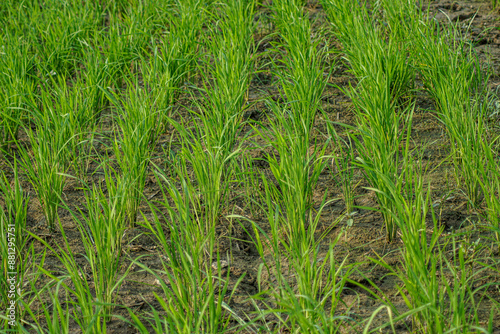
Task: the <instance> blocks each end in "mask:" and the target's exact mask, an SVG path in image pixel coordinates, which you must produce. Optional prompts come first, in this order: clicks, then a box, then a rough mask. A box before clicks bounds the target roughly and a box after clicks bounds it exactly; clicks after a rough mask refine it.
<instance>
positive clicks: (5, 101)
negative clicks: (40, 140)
mask: <svg viewBox="0 0 500 334" xmlns="http://www.w3.org/2000/svg"><path fill="white" fill-rule="evenodd" d="M34 64H35V60H34V56H33V55H32V54H31V53H30V47H29V45H28V43H26V42H22V41H17V40H15V38H14V36H12V35H10V34H7V35H6V36H4V38H3V50H2V52H1V53H0V85H1V88H0V101H1V102H0V103H1V104H0V153H2V151H4V152H8V151H9V150H8V146H9V144H15V143H16V142H17V140H18V135H19V129H21V128H22V126H23V124H24V122H25V121H26V118H27V115H26V114H27V112H26V108H27V107H28V106H29V105H30V102H31V101H30V99H31V98H32V93H33V91H34V89H35V83H36V78H34V77H33V76H34Z"/></svg>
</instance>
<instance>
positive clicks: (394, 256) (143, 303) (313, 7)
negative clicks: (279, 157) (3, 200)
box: [23, 1, 500, 334]
mask: <svg viewBox="0 0 500 334" xmlns="http://www.w3.org/2000/svg"><path fill="white" fill-rule="evenodd" d="M429 6H430V9H431V11H432V12H433V13H434V15H435V18H436V19H438V20H441V21H443V22H446V20H448V18H449V19H450V20H451V21H455V20H458V21H460V22H461V23H463V25H464V27H466V26H467V25H469V24H471V28H470V34H469V37H470V38H471V39H472V40H473V41H474V43H475V45H476V46H475V49H476V51H477V52H478V53H479V55H480V56H481V58H482V60H483V61H484V63H485V64H488V65H489V66H491V68H492V71H493V75H492V77H491V79H490V84H489V86H490V87H491V89H493V90H496V87H497V86H498V85H499V84H500V29H498V28H497V27H498V26H499V19H500V15H499V13H498V12H497V11H493V10H492V9H491V7H490V5H489V3H488V2H486V1H480V2H478V1H457V2H450V1H432V2H431V3H430V4H429ZM307 8H308V10H309V11H310V13H311V17H313V18H314V17H317V18H318V20H319V21H318V22H319V24H321V22H323V21H324V20H325V14H324V11H323V9H322V8H321V6H319V5H317V4H316V2H311V3H310V4H309V5H308V7H307ZM267 15H269V11H268V10H267V9H265V8H260V9H259V11H258V13H257V16H258V17H259V18H260V19H262V20H263V22H266V20H267V22H268V21H269V18H267V19H266V16H267ZM261 26H263V27H264V28H263V29H260V30H259V31H257V32H256V39H257V41H259V42H261V44H260V47H259V52H260V53H263V52H265V50H266V49H267V48H269V47H270V44H269V43H270V41H271V39H270V38H268V35H269V34H270V33H271V31H269V30H266V27H268V26H269V24H268V23H264V24H263V25H261ZM332 43H333V46H334V47H339V46H338V45H335V41H333V40H332ZM266 57H267V56H266V55H262V57H259V58H258V61H257V63H258V64H265V63H267V61H266ZM333 62H334V61H333V59H332V63H333ZM335 62H336V64H337V68H336V69H335V70H334V71H333V75H332V77H331V79H330V82H329V83H330V84H331V85H330V86H329V87H328V88H327V89H326V91H325V92H324V96H323V99H322V107H323V109H324V110H325V112H326V114H327V115H328V117H329V119H330V120H332V121H338V122H342V123H346V124H350V125H354V124H355V114H354V111H353V110H352V109H353V108H352V104H351V102H350V99H349V98H348V97H347V96H346V95H345V94H344V93H343V92H342V90H341V89H345V88H347V87H349V83H352V84H353V85H355V79H354V77H353V76H352V75H351V74H350V73H349V72H348V67H347V66H346V65H345V64H343V63H342V60H341V58H340V55H337V56H336V59H335ZM257 69H258V70H260V71H261V72H260V73H258V74H256V75H255V77H254V79H253V81H252V86H251V88H250V92H249V98H250V100H249V102H255V103H254V104H253V105H252V107H251V108H250V109H249V110H247V112H246V116H247V117H248V118H249V119H251V120H261V121H263V122H264V123H265V122H266V120H265V119H266V113H267V112H268V110H267V109H266V107H265V104H264V103H263V102H262V99H263V98H265V97H268V96H269V95H274V96H277V93H278V90H277V85H276V78H273V76H272V75H271V74H270V71H269V70H270V68H269V67H268V66H267V65H265V66H263V67H259V68H257ZM337 86H338V87H337ZM191 99H193V97H192V96H191V95H190V94H188V93H186V94H185V95H184V96H182V98H181V100H180V101H179V103H178V106H177V111H178V113H179V114H180V115H187V111H186V108H185V107H183V106H189V105H191V103H192V101H191ZM434 110H435V109H434V105H433V103H432V101H431V100H430V99H429V97H428V96H426V95H425V94H423V93H418V94H417V109H416V112H415V115H414V119H413V129H412V134H413V139H414V145H415V146H423V145H427V148H426V149H425V152H424V160H425V162H427V163H429V164H430V166H431V167H432V168H431V172H430V173H429V175H428V181H429V182H431V189H432V191H433V201H434V202H435V203H437V201H439V202H440V204H439V205H437V206H436V214H437V217H438V219H439V222H440V224H443V225H444V226H445V235H444V236H443V237H442V238H443V242H444V241H445V239H446V235H448V234H449V233H450V232H453V231H457V230H460V229H463V228H468V227H471V226H472V232H467V234H464V235H463V236H462V237H461V240H460V242H461V243H463V244H464V245H468V244H472V242H474V241H476V240H477V239H478V238H480V241H479V243H478V245H477V246H476V248H475V249H476V250H475V251H473V252H471V253H470V256H471V258H472V257H475V258H476V259H483V261H484V262H487V263H490V264H493V263H497V262H498V260H500V256H499V254H498V253H495V252H491V251H490V249H489V247H488V246H489V242H488V241H487V237H488V236H489V234H488V233H487V232H484V231H482V230H481V227H480V221H481V219H480V216H479V215H478V213H477V212H474V211H472V210H470V209H469V207H468V205H467V200H466V198H465V196H464V195H463V194H462V193H461V192H460V189H459V188H458V187H457V185H456V182H455V178H454V171H453V166H452V165H451V163H449V162H448V161H446V158H447V156H448V153H449V148H448V145H449V143H448V140H447V139H446V136H445V131H444V128H443V126H442V125H441V124H440V122H439V121H438V120H437V118H436V115H435V113H434V112H433V111H434ZM498 115H499V114H498V113H497V114H496V116H493V118H492V119H491V121H492V122H496V124H497V125H498V122H499V121H500V119H499V116H498ZM110 122H111V119H110V117H105V118H104V119H103V121H102V128H103V129H104V130H106V129H109V128H110ZM316 123H317V124H316V129H317V136H318V138H322V133H325V130H326V129H325V122H324V120H322V119H321V117H319V118H318V120H317V122H316ZM339 129H340V128H339ZM248 130H250V127H248ZM171 136H175V134H174V133H172V132H167V133H165V134H164V135H162V137H161V138H160V141H159V143H158V146H157V152H156V153H157V157H156V158H155V159H154V162H155V163H157V164H159V165H162V164H163V165H165V163H166V161H165V158H164V156H163V151H162V149H161V148H162V147H164V146H165V145H166V144H167V143H169V142H170V140H171V138H172V137H171ZM24 140H26V138H24ZM98 149H99V150H100V151H101V152H103V150H104V148H103V147H100V148H98ZM172 149H174V150H175V149H176V148H175V146H174V147H173V148H172ZM247 154H249V155H250V156H252V157H254V158H262V157H264V154H263V152H262V151H261V150H259V149H254V150H251V151H249V152H247ZM254 166H255V167H256V168H257V169H258V170H259V171H262V172H263V173H264V174H266V175H271V172H270V170H269V167H268V164H266V162H265V161H262V160H255V161H254ZM95 167H96V166H95V165H94V168H95ZM102 178H103V176H102V175H100V174H99V171H97V173H95V174H94V175H93V176H92V177H91V179H92V180H93V182H99V181H100V180H101V179H102ZM356 180H357V181H358V180H359V181H360V184H359V186H358V187H357V188H356V195H357V198H356V205H359V206H365V207H367V206H368V207H370V206H371V207H376V199H375V195H374V193H373V192H371V191H367V190H366V189H364V188H363V187H364V186H368V183H367V182H366V181H364V180H363V178H362V175H361V173H359V172H358V173H357V175H356ZM23 187H24V189H25V190H27V191H28V192H30V195H31V199H30V202H29V207H28V227H29V230H30V231H32V232H34V233H36V234H37V235H40V236H42V237H43V238H45V240H47V241H48V242H49V243H50V244H51V245H52V246H55V245H57V244H59V245H61V244H62V243H63V240H62V237H61V234H60V233H59V232H56V233H50V231H48V229H47V228H46V225H45V223H44V219H43V215H42V210H41V207H40V203H39V201H38V199H37V198H36V195H35V192H34V191H33V189H32V187H31V186H30V185H29V184H28V183H27V182H26V180H25V179H24V178H23ZM78 188H79V184H78V182H76V181H74V180H68V182H67V185H66V187H65V189H64V195H63V196H64V198H65V199H66V202H67V203H70V207H71V208H73V209H75V208H77V207H83V204H84V203H83V200H84V199H83V196H82V194H83V193H82V191H81V190H79V189H78ZM158 190H159V188H158V185H157V184H156V180H155V178H154V177H153V173H152V172H151V173H150V177H149V178H148V180H147V184H146V190H145V196H146V197H147V198H148V199H151V200H154V199H155V197H157V196H159V194H158ZM325 192H326V193H327V198H328V199H335V198H337V200H335V201H333V202H332V203H331V204H329V205H328V206H327V207H326V208H325V209H324V211H323V212H322V215H321V221H320V226H319V229H320V230H324V229H326V228H328V227H330V226H331V224H332V222H334V221H336V220H337V219H338V217H340V216H341V215H342V213H343V211H344V209H345V208H344V201H343V199H342V192H341V189H340V187H338V185H337V184H336V182H335V180H334V178H333V177H332V171H331V170H330V169H328V168H327V169H326V170H325V171H324V172H323V173H322V175H321V177H320V180H319V183H318V186H317V188H316V189H315V193H314V198H315V201H316V203H317V204H318V205H319V203H320V202H321V199H322V198H323V196H324V194H325ZM244 193H245V190H244V189H243V185H239V186H236V187H234V188H233V189H232V194H231V200H230V203H229V205H228V207H227V208H224V209H223V214H229V213H235V214H240V215H244V216H246V217H248V218H250V219H252V220H254V221H256V222H258V223H259V224H261V226H262V228H263V229H264V230H266V229H267V227H266V223H265V221H264V219H263V215H262V214H259V213H257V214H255V215H252V214H251V212H250V210H249V207H248V205H247V203H246V202H245V200H243V199H242V197H241V196H240V195H242V194H244ZM141 210H143V212H144V214H145V215H146V217H148V216H149V215H150V210H149V208H148V206H147V204H146V203H143V205H142V206H141ZM356 211H357V212H358V213H357V214H356V215H355V216H354V224H353V225H352V226H348V225H347V224H346V222H345V221H341V222H340V223H338V224H337V225H336V227H334V228H333V229H332V231H331V232H330V234H329V235H328V237H327V238H325V239H324V242H323V245H322V249H324V250H325V251H326V250H328V245H329V240H331V239H332V238H334V237H335V236H336V235H337V234H338V233H339V231H340V230H342V229H346V233H345V235H344V236H343V237H342V238H341V240H340V242H339V243H338V245H337V246H336V248H335V254H336V256H337V257H338V259H339V260H343V259H344V258H346V257H347V259H348V260H347V263H348V264H354V263H357V264H359V265H358V266H357V269H356V270H355V271H354V272H353V274H352V275H351V280H353V282H357V283H358V284H360V285H366V286H368V280H371V281H373V282H374V283H375V284H376V285H377V286H378V288H379V289H380V290H381V291H382V292H383V293H384V294H385V295H386V296H388V298H389V299H390V300H391V302H392V303H393V304H394V305H395V306H396V308H397V309H398V310H399V311H400V312H404V311H405V310H406V309H407V308H406V306H405V303H404V300H403V298H402V297H401V296H400V295H399V294H398V290H397V284H398V282H397V281H396V279H395V278H394V276H389V275H388V274H389V272H388V271H387V270H386V269H384V268H382V267H380V266H377V265H375V264H373V262H370V261H369V260H368V259H369V258H370V257H372V258H377V257H382V258H384V259H385V261H386V262H387V263H389V264H390V265H392V266H394V267H395V268H397V267H398V266H401V264H402V257H401V253H400V248H401V246H402V243H401V241H400V240H399V239H398V240H396V241H394V242H393V243H390V244H388V243H387V242H386V240H385V230H384V224H383V220H382V216H381V214H379V213H377V212H374V211H369V210H356ZM59 215H60V218H61V221H62V225H63V227H64V229H65V232H66V235H67V236H68V238H69V240H70V244H71V247H72V249H73V250H74V252H75V253H83V252H84V249H83V245H82V243H81V240H80V234H79V232H78V229H77V227H76V225H75V223H74V222H73V221H72V218H71V215H70V214H69V212H68V211H66V210H64V209H61V210H60V211H59ZM141 219H142V218H139V221H141ZM145 232H146V229H143V228H140V227H138V228H137V229H134V230H128V231H127V234H128V235H129V236H139V237H138V238H135V239H134V240H133V241H132V242H130V243H128V244H126V245H124V259H125V261H124V264H123V272H124V271H125V268H126V267H128V265H129V263H130V259H135V258H137V257H140V256H145V257H144V258H143V259H142V262H143V263H145V264H146V265H147V266H149V267H150V268H156V269H158V270H160V269H161V263H160V257H159V256H157V248H156V247H155V241H154V240H153V239H152V238H151V237H150V236H149V235H147V233H145ZM318 232H320V231H318ZM218 234H219V237H220V245H219V246H220V251H221V255H223V256H227V260H228V263H229V266H228V268H227V269H230V277H231V280H232V281H233V283H234V282H236V280H238V279H239V278H240V277H241V276H242V275H244V278H243V280H242V281H241V283H240V284H239V285H238V287H237V289H236V291H235V294H234V298H233V301H232V303H231V305H230V306H231V307H232V308H233V309H234V310H235V311H236V312H237V313H238V314H240V315H243V314H244V313H247V314H250V313H251V312H252V311H254V308H253V305H252V304H251V303H250V302H249V301H248V298H249V296H251V295H253V294H255V293H257V292H258V286H257V275H258V267H259V265H260V264H261V263H262V260H261V258H260V257H259V254H258V253H257V250H256V249H255V247H254V246H253V245H252V244H251V243H249V242H244V241H245V240H246V241H249V240H250V237H249V236H248V235H247V234H246V233H245V232H244V230H243V228H242V227H241V226H239V225H238V224H235V223H233V224H231V223H230V222H229V221H228V220H226V219H221V223H220V227H219V228H218ZM241 240H243V241H241ZM36 247H37V250H38V251H41V250H42V245H41V244H39V243H38V242H37V243H36ZM445 254H448V255H450V256H451V254H450V253H449V252H448V253H447V252H445ZM79 261H81V263H84V260H83V257H81V256H80V257H79ZM59 266H60V264H59V261H58V259H57V258H56V256H55V255H53V254H52V255H50V254H49V255H48V256H47V259H46V263H45V268H46V269H47V270H53V271H55V272H60V269H59ZM227 269H226V270H227ZM88 273H90V269H89V272H88ZM360 273H363V275H364V276H365V277H363V275H361V274H360ZM499 273H500V267H499V266H498V265H497V267H496V271H494V270H491V271H487V272H484V273H483V274H482V275H481V277H478V278H477V282H476V283H475V284H476V285H477V286H480V285H481V284H484V283H486V282H500V276H499ZM223 274H225V273H224V272H223ZM89 277H90V276H89ZM263 281H264V282H265V284H264V288H266V287H270V286H272V284H273V278H272V277H263ZM47 282H48V279H46V278H43V279H41V280H40V281H39V282H38V284H37V286H38V287H41V286H42V285H43V284H45V283H47ZM24 289H25V291H26V289H29V284H28V282H25V283H24ZM153 292H157V293H161V289H160V287H159V284H158V283H157V282H155V278H154V277H153V276H152V275H150V274H147V273H145V272H143V271H142V270H140V268H139V267H138V266H134V267H133V268H132V270H131V273H130V275H129V277H128V279H127V280H126V282H125V283H124V284H123V286H122V288H121V290H120V292H119V296H118V299H117V302H118V303H119V304H122V305H126V306H127V307H129V308H131V309H132V310H134V312H135V313H136V314H138V315H141V314H146V313H147V312H148V311H149V310H150V308H149V305H152V306H154V307H156V308H157V309H160V305H159V304H158V302H157V301H156V300H155V297H154V296H153ZM487 293H488V295H489V297H490V298H492V299H493V300H497V301H500V290H499V289H498V287H497V286H495V285H492V286H491V287H489V288H488V290H487ZM342 300H343V303H344V304H341V305H340V308H339V310H338V311H339V313H343V312H345V311H347V310H349V313H348V314H349V316H351V317H352V319H353V320H358V321H359V320H361V319H366V318H368V317H369V316H370V315H371V314H372V312H374V311H375V310H376V309H377V308H378V307H379V306H380V305H382V304H381V302H380V301H378V300H376V299H375V298H373V296H371V295H370V294H369V293H368V292H367V291H366V290H364V289H363V288H360V287H359V286H358V285H356V284H354V283H349V284H348V285H347V289H346V290H345V291H344V292H343V293H342ZM491 307H492V303H491V302H490V301H488V300H485V301H484V302H483V303H482V304H481V306H480V308H479V312H478V315H479V317H480V318H481V321H482V325H483V326H486V321H487V319H488V317H489V315H490V309H491ZM35 309H36V304H35ZM114 312H115V313H116V314H118V315H121V316H124V317H128V315H127V312H126V310H125V309H124V308H116V309H115V311H114ZM387 319H388V318H387V313H386V312H381V313H380V314H379V315H378V316H377V317H376V321H375V322H376V323H381V322H383V321H387ZM269 320H270V321H272V319H269ZM73 325H75V327H74V331H73V332H74V333H78V332H79V329H78V328H77V327H76V324H73ZM397 325H398V327H397V330H398V332H400V333H404V332H407V329H406V326H405V323H404V322H403V321H402V322H400V323H398V324H397ZM495 325H496V327H495V331H496V332H499V333H500V314H499V313H497V314H496V315H495ZM344 331H345V332H359V331H360V330H359V329H356V330H354V329H352V328H351V329H349V328H346V329H345V330H344ZM108 332H109V333H120V334H121V333H135V332H136V330H134V329H133V328H131V327H129V326H128V325H127V324H126V323H125V322H123V321H122V320H119V319H117V318H113V319H112V321H111V322H110V323H109V324H108Z"/></svg>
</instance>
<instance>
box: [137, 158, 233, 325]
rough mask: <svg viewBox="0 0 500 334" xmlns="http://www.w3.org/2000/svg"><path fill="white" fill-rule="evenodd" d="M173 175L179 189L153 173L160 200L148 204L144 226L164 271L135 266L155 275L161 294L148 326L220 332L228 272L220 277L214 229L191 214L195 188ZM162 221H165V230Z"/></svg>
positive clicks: (226, 317)
mask: <svg viewBox="0 0 500 334" xmlns="http://www.w3.org/2000/svg"><path fill="white" fill-rule="evenodd" d="M176 171H177V172H178V173H179V174H177V176H178V177H179V178H180V190H178V189H177V185H176V183H177V182H174V180H172V179H169V178H168V177H167V176H166V175H165V174H164V173H162V172H159V171H158V172H156V178H157V181H158V184H159V186H160V190H161V193H162V199H160V200H157V201H155V202H152V203H150V206H151V208H152V213H153V218H147V217H145V216H144V223H143V224H144V226H145V227H147V228H148V229H149V230H150V231H151V233H152V235H154V236H155V238H156V240H157V242H158V245H159V247H160V249H161V253H162V254H163V255H164V256H165V258H166V259H168V260H163V258H162V267H163V270H160V271H157V270H152V269H151V268H148V267H147V266H146V265H144V264H142V263H141V262H140V259H138V260H137V261H135V263H137V265H138V266H140V267H141V268H142V269H143V270H145V271H146V272H148V273H150V274H152V275H154V277H155V278H156V279H157V281H158V282H159V285H160V287H161V291H162V293H163V295H161V294H156V293H155V297H156V299H157V301H158V302H159V303H160V306H161V308H160V310H157V309H153V310H152V312H153V314H154V322H152V323H151V325H152V327H153V329H154V330H155V332H156V333H162V332H165V331H167V332H171V331H172V332H176V333H225V332H226V331H228V330H229V329H230V327H229V326H230V321H231V319H232V317H233V315H234V314H233V312H232V311H231V309H230V308H229V306H228V304H229V303H230V299H231V296H232V293H231V294H230V295H229V298H228V297H227V296H226V295H227V294H228V293H229V270H228V271H227V275H226V276H223V274H222V269H223V265H222V261H221V260H222V259H221V257H220V254H219V252H218V251H217V249H216V237H215V225H211V226H208V224H200V221H199V217H198V216H197V214H196V210H195V209H196V206H197V203H196V202H193V198H194V197H193V196H192V194H191V192H192V191H194V189H193V188H192V186H190V182H188V181H187V180H186V179H185V178H184V177H183V173H184V170H183V169H182V168H180V169H177V168H176ZM172 202H173V204H170V203H172ZM165 210H166V213H164V212H165ZM163 221H165V222H168V223H167V225H164V224H163V223H162V222H163ZM167 233H168V234H167ZM214 252H215V253H216V254H215V255H214ZM226 266H227V262H226ZM238 283H239V282H237V283H236V285H235V286H234V287H233V293H234V289H236V287H237V286H238ZM160 312H161V313H160ZM131 316H132V319H133V322H134V323H135V324H136V326H137V327H138V328H139V330H140V331H141V333H146V332H147V329H146V327H145V325H144V324H143V322H142V321H141V320H140V319H139V318H138V317H137V316H136V315H134V314H133V313H131Z"/></svg>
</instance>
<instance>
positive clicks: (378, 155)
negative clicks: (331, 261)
mask: <svg viewBox="0 0 500 334" xmlns="http://www.w3.org/2000/svg"><path fill="white" fill-rule="evenodd" d="M323 4H324V7H325V9H326V11H327V13H328V14H329V18H330V20H331V22H332V24H333V25H334V28H335V34H336V36H337V38H338V39H339V40H340V41H341V43H342V45H343V46H344V53H345V54H346V58H347V60H348V62H349V64H350V66H351V69H352V71H353V73H354V74H355V76H356V78H357V79H358V80H359V82H358V86H357V87H356V89H355V90H354V89H351V90H350V91H349V92H348V94H349V95H350V96H351V98H352V99H353V102H354V104H355V107H356V113H357V122H358V124H357V126H356V128H353V130H355V131H357V132H358V135H355V136H353V138H352V139H353V142H354V143H355V144H356V147H357V148H358V154H359V158H357V165H359V166H360V167H362V168H363V171H364V174H365V177H366V178H367V179H368V180H369V181H370V184H371V186H372V187H373V188H375V189H379V190H381V191H385V189H384V187H385V181H384V180H383V179H381V178H380V175H379V172H380V173H382V174H383V175H386V176H387V177H389V178H390V179H391V180H393V182H394V183H395V184H396V185H397V186H398V187H402V185H403V181H404V180H403V179H402V178H401V177H400V176H399V172H398V171H399V169H400V167H401V159H400V158H401V156H406V155H408V154H409V152H408V146H407V145H404V146H403V148H401V145H402V144H403V143H404V142H406V144H408V140H409V137H410V127H411V116H412V112H413V103H412V102H411V101H410V102H408V101H406V99H405V98H406V95H407V94H408V90H409V89H410V88H411V85H412V82H413V79H414V71H413V69H412V68H411V67H410V66H409V64H408V60H407V56H406V54H405V53H404V52H401V43H400V41H399V40H397V39H395V38H389V39H388V40H387V42H386V41H385V39H384V37H383V34H384V31H383V30H382V28H381V27H380V26H379V25H378V24H377V22H376V21H375V20H374V19H373V18H371V17H370V16H369V15H368V10H367V9H366V4H364V3H363V4H357V3H354V2H350V1H324V2H323ZM405 127H406V131H405ZM332 132H333V131H332ZM375 171H377V172H375ZM377 200H378V202H379V204H380V211H381V212H382V214H383V217H384V221H385V225H386V230H387V241H388V242H390V241H392V240H393V239H394V237H395V235H396V227H397V226H396V224H395V223H394V220H393V217H392V214H391V213H392V212H394V207H393V204H394V203H393V202H392V201H391V200H390V198H387V197H386V196H383V195H382V194H381V193H377Z"/></svg>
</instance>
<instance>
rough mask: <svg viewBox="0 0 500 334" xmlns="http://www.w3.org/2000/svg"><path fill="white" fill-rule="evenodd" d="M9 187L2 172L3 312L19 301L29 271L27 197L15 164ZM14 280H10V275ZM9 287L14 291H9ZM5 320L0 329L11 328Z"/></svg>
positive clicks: (0, 247) (0, 279)
mask: <svg viewBox="0 0 500 334" xmlns="http://www.w3.org/2000/svg"><path fill="white" fill-rule="evenodd" d="M13 167H14V168H13V174H14V175H13V176H14V182H13V185H11V184H10V182H9V180H8V178H7V175H6V174H5V173H4V172H1V174H0V194H1V195H2V196H1V197H2V198H3V200H4V205H3V207H2V208H1V210H0V233H1V235H2V238H1V239H0V266H1V268H2V274H1V275H0V288H1V292H0V307H2V308H3V309H4V310H7V308H8V307H9V306H10V304H9V301H10V300H12V301H16V304H17V301H18V300H19V299H20V298H21V296H20V291H21V286H22V284H23V281H24V278H25V274H26V272H27V270H28V269H29V262H28V260H27V258H26V255H27V254H28V252H29V250H28V249H29V248H30V245H29V243H28V238H29V236H28V234H27V233H26V218H27V211H28V206H27V203H28V201H29V197H28V194H27V193H26V192H25V191H24V190H23V188H22V187H21V185H20V182H19V174H18V170H17V165H16V164H14V166H13ZM14 273H15V276H14V280H15V281H12V277H13V274H14ZM11 285H14V286H15V289H14V290H13V289H11ZM20 313H21V312H20V309H19V307H16V309H15V315H17V316H19V315H20ZM9 320H11V319H6V320H5V321H1V322H0V328H3V329H7V328H9V327H10V328H11V329H15V328H12V327H13V326H9V325H8V324H9Z"/></svg>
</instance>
